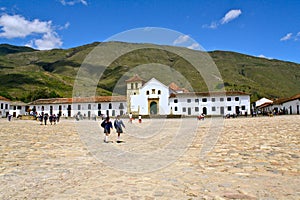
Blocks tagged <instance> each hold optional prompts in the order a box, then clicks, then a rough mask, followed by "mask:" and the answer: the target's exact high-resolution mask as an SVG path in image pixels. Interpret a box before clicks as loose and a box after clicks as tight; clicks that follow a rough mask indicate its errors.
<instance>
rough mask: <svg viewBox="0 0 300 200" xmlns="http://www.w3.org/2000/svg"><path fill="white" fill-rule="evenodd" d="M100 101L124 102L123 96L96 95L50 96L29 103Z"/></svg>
mask: <svg viewBox="0 0 300 200" xmlns="http://www.w3.org/2000/svg"><path fill="white" fill-rule="evenodd" d="M101 102H126V97H125V96H97V97H74V98H52V99H38V100H36V101H33V102H30V103H29V104H31V105H37V104H72V103H101Z"/></svg>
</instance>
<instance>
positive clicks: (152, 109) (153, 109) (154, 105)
mask: <svg viewBox="0 0 300 200" xmlns="http://www.w3.org/2000/svg"><path fill="white" fill-rule="evenodd" d="M150 114H151V115H157V103H156V102H155V101H152V102H151V103H150Z"/></svg>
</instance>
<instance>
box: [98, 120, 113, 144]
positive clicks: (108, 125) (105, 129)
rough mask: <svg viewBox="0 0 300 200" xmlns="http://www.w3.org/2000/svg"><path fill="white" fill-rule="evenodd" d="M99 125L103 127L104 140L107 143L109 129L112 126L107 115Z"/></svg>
mask: <svg viewBox="0 0 300 200" xmlns="http://www.w3.org/2000/svg"><path fill="white" fill-rule="evenodd" d="M101 127H102V128H104V133H105V136H104V142H105V143H108V136H109V134H110V129H112V128H113V126H112V123H111V121H110V120H109V117H106V119H105V120H104V121H103V122H102V123H101Z"/></svg>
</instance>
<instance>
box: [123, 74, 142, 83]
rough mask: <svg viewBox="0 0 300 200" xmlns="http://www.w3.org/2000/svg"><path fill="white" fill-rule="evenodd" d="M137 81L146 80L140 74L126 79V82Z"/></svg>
mask: <svg viewBox="0 0 300 200" xmlns="http://www.w3.org/2000/svg"><path fill="white" fill-rule="evenodd" d="M136 81H142V82H143V83H144V82H145V81H144V80H143V79H142V78H141V77H140V76H139V75H137V74H136V75H134V76H133V77H131V78H130V79H128V80H126V82H136Z"/></svg>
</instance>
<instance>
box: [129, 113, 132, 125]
mask: <svg viewBox="0 0 300 200" xmlns="http://www.w3.org/2000/svg"><path fill="white" fill-rule="evenodd" d="M129 123H132V112H130V113H129Z"/></svg>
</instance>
